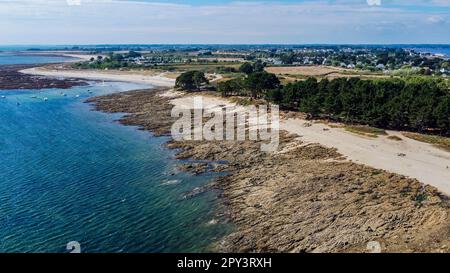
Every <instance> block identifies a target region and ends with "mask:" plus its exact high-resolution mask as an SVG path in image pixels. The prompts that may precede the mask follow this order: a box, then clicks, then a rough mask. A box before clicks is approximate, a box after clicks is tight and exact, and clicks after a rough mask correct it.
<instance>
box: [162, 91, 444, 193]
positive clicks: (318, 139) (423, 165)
mask: <svg viewBox="0 0 450 273" xmlns="http://www.w3.org/2000/svg"><path fill="white" fill-rule="evenodd" d="M202 97H203V106H204V108H209V109H212V108H217V107H222V106H224V105H226V106H235V104H234V103H230V102H229V101H228V100H226V99H223V98H218V97H209V96H202ZM171 102H172V104H174V105H176V106H178V107H181V108H189V107H192V105H193V101H192V97H181V98H177V99H174V100H172V101H171ZM236 109H237V110H238V111H239V109H240V110H243V109H245V107H242V106H238V107H237V108H236ZM306 123H310V122H309V121H305V120H302V119H287V120H286V119H284V120H281V121H280V129H281V130H285V131H287V132H289V133H293V134H297V135H298V136H299V137H300V138H299V139H300V140H301V141H302V142H304V143H320V144H321V145H323V146H326V147H329V148H336V149H337V150H338V151H339V153H341V154H342V155H344V156H346V157H347V158H348V159H349V160H352V161H354V162H356V163H361V164H364V165H368V166H371V167H374V168H377V169H382V170H386V171H389V172H392V173H397V174H401V175H404V176H407V177H411V178H416V179H417V180H419V181H420V182H422V183H424V184H429V185H432V186H434V187H436V188H438V189H439V190H440V191H441V192H443V193H445V194H447V195H450V169H449V167H450V153H448V152H446V151H443V150H440V149H438V148H436V147H434V146H432V145H430V144H427V143H422V142H419V141H416V140H413V139H409V138H406V137H404V136H402V135H401V133H400V132H396V131H387V133H388V136H389V135H391V136H392V135H395V136H398V137H400V138H401V139H402V140H401V141H394V140H390V139H388V138H387V136H379V137H378V138H370V137H364V136H360V135H356V134H352V133H349V132H347V131H345V129H343V128H331V127H329V126H327V125H325V124H321V123H313V124H312V125H311V126H309V127H308V126H305V124H306ZM399 154H405V155H406V156H404V157H403V156H399Z"/></svg>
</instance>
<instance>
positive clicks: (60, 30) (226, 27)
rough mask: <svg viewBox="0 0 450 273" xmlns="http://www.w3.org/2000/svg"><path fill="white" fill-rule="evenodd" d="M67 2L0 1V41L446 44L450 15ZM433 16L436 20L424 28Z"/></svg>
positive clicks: (385, 9) (320, 4)
mask: <svg viewBox="0 0 450 273" xmlns="http://www.w3.org/2000/svg"><path fill="white" fill-rule="evenodd" d="M0 1H2V0H0ZM70 1H71V2H72V3H74V2H75V3H77V2H80V5H77V4H76V5H68V4H69V2H68V0H3V1H2V4H1V5H0V33H2V35H0V44H2V43H8V44H14V43H15V44H17V43H45V44H49V43H50V44H53V43H62V44H65V43H67V44H73V43H81V44H88V43H402V42H404V43H412V42H416V43H420V42H427V43H428V42H430V43H432V42H446V43H450V40H449V39H450V27H449V26H448V24H447V23H446V22H449V21H450V20H449V16H450V15H449V14H448V13H443V14H426V13H423V12H411V11H403V10H401V9H399V8H392V7H389V6H388V5H387V2H386V1H387V0H386V1H384V2H383V5H382V6H378V5H377V3H376V2H380V4H381V0H371V1H375V2H371V3H375V4H374V5H375V6H377V7H376V8H374V7H371V6H368V5H367V4H368V3H365V2H364V1H354V0H337V1H334V2H325V1H310V2H301V3H291V4H279V3H275V2H267V3H259V2H234V3H230V4H221V5H218V4H217V5H187V4H169V3H155V2H153V3H149V2H142V1H141V2H139V1H118V0H70ZM399 1H402V0H399ZM412 1H419V0H412ZM435 1H437V0H435ZM440 2H442V0H441V1H440ZM433 21H434V22H437V21H440V22H442V24H436V26H435V27H433V29H431V30H430V29H429V24H430V23H433ZM446 24H447V25H446Z"/></svg>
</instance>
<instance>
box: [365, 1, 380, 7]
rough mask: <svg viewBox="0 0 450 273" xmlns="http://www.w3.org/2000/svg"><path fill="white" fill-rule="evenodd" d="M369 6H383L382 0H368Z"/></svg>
mask: <svg viewBox="0 0 450 273" xmlns="http://www.w3.org/2000/svg"><path fill="white" fill-rule="evenodd" d="M367 4H368V5H369V6H381V0H367Z"/></svg>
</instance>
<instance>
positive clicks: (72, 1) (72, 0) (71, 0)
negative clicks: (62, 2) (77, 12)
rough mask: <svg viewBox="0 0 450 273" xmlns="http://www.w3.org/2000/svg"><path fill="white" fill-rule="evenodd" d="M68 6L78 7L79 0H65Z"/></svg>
mask: <svg viewBox="0 0 450 273" xmlns="http://www.w3.org/2000/svg"><path fill="white" fill-rule="evenodd" d="M66 1H67V5H69V6H79V5H81V0H66Z"/></svg>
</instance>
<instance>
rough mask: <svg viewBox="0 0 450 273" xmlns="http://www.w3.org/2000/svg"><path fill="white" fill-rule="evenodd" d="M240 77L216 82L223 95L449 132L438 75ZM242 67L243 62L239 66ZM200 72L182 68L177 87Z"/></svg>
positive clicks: (196, 85) (193, 81) (192, 85)
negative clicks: (298, 78) (283, 79)
mask: <svg viewBox="0 0 450 273" xmlns="http://www.w3.org/2000/svg"><path fill="white" fill-rule="evenodd" d="M244 65H245V69H246V71H247V74H246V76H245V77H240V78H237V79H232V80H228V81H223V82H220V83H218V84H217V91H219V92H221V94H222V95H223V96H247V97H251V98H254V99H266V100H268V101H271V102H274V103H277V104H279V105H280V108H281V109H285V110H294V111H301V112H304V113H307V114H308V115H309V117H310V118H326V119H330V120H335V121H341V122H346V123H360V124H367V125H370V126H374V127H379V128H385V129H396V130H409V131H418V132H436V133H441V134H445V135H449V134H450V93H449V90H448V87H447V85H446V83H445V82H444V81H443V80H436V79H429V78H423V77H412V78H402V79H400V78H386V79H368V80H363V79H360V78H356V77H355V78H349V79H348V78H337V79H333V80H328V79H323V80H321V81H318V80H317V79H315V78H308V79H306V80H305V81H298V82H295V83H289V84H287V85H284V86H283V85H281V83H280V81H279V79H278V78H277V77H276V75H274V74H271V73H268V72H265V71H257V72H255V71H254V70H252V69H250V68H249V66H248V64H244ZM242 68H244V67H242ZM206 83H207V80H206V79H205V77H204V74H202V73H200V72H188V73H185V74H182V76H180V77H179V79H177V86H178V87H187V88H186V89H190V90H199V89H200V86H201V85H204V84H206Z"/></svg>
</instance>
